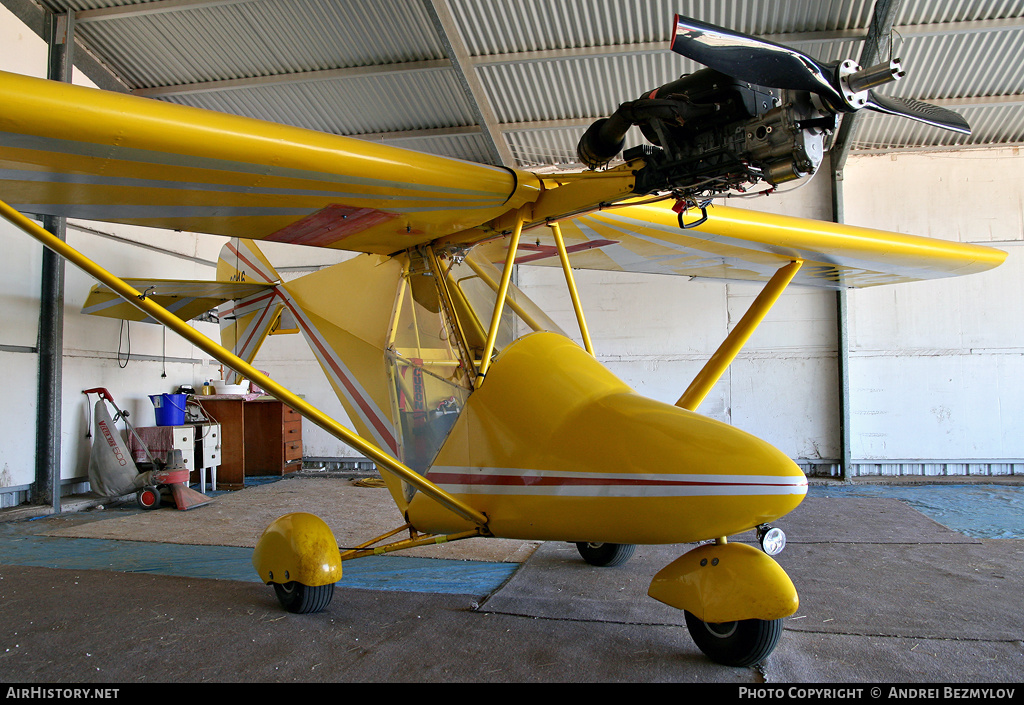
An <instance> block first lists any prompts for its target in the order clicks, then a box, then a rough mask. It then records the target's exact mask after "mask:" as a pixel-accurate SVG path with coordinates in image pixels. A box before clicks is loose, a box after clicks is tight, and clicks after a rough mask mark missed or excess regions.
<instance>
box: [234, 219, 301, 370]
mask: <svg viewBox="0 0 1024 705" xmlns="http://www.w3.org/2000/svg"><path fill="white" fill-rule="evenodd" d="M217 281H218V282H230V283H235V284H260V285H264V286H265V287H266V288H261V289H260V290H259V291H257V292H255V293H253V294H250V295H248V296H245V297H242V298H238V299H235V300H233V301H232V302H231V304H230V306H229V307H227V308H226V309H225V310H222V311H221V312H220V314H219V318H220V342H221V345H223V346H224V347H225V348H227V349H228V350H230V351H231V352H233V353H234V354H235V355H237V356H238V357H240V358H242V359H243V360H245V361H246V362H249V363H251V362H252V361H253V359H254V358H255V357H256V353H257V352H258V351H259V349H260V346H261V345H262V344H263V341H264V340H266V338H267V335H269V334H270V333H272V332H276V331H278V330H279V329H281V328H282V326H281V319H282V312H283V311H284V299H283V298H282V297H281V295H280V293H279V290H278V288H277V285H278V284H280V283H281V278H280V276H278V274H277V271H276V270H275V269H274V267H273V265H271V264H270V262H269V260H267V258H266V257H265V256H264V255H263V253H262V252H261V251H260V249H259V248H258V247H257V246H256V243H255V242H253V241H252V240H237V239H236V240H230V241H229V242H228V243H227V244H226V245H224V247H223V248H221V251H220V258H219V259H218V260H217ZM281 332H290V331H286V330H281ZM296 332H297V331H296ZM233 381H234V382H235V383H236V384H237V383H238V382H240V381H241V375H239V374H238V373H235V378H234V380H233Z"/></svg>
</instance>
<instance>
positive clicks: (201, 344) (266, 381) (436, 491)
mask: <svg viewBox="0 0 1024 705" xmlns="http://www.w3.org/2000/svg"><path fill="white" fill-rule="evenodd" d="M0 216H2V217H3V218H4V219H6V220H7V221H9V222H10V223H11V224H13V225H15V226H17V227H18V228H19V229H21V230H23V231H25V233H27V234H28V235H31V236H32V237H33V238H35V239H36V240H38V241H39V242H41V243H42V244H43V245H45V246H46V247H48V248H49V249H51V250H53V251H54V252H56V253H57V254H58V255H60V256H61V257H64V258H65V259H67V260H68V261H70V262H71V263H72V264H74V265H76V266H77V267H79V268H80V269H82V270H83V271H84V272H85V273H86V274H88V275H90V276H92V277H94V278H95V279H98V280H99V281H100V282H102V283H103V284H106V285H107V286H108V287H109V288H110V289H111V290H112V291H114V292H116V293H117V294H118V296H120V297H122V298H123V299H124V300H125V301H127V302H128V303H130V304H132V305H134V306H135V307H137V308H139V309H141V310H142V311H144V312H145V313H147V314H149V315H150V316H151V317H153V318H154V319H155V320H157V321H158V322H160V323H162V324H163V325H165V326H167V327H168V328H170V329H171V330H172V331H174V332H175V333H177V334H178V335H180V336H181V337H183V338H185V339H186V340H187V341H189V342H190V343H192V344H193V345H195V346H196V347H197V348H199V349H200V350H202V351H203V352H205V353H207V354H208V355H210V356H211V357H213V358H214V359H216V360H217V361H218V362H221V363H223V364H224V365H226V366H228V367H230V368H231V369H232V370H234V371H236V372H238V373H241V374H242V375H243V376H245V377H248V378H249V379H251V380H252V381H254V382H255V383H256V384H257V385H259V387H261V388H262V389H264V390H266V391H267V393H269V394H271V395H272V396H274V397H276V398H277V399H280V400H281V401H283V402H284V403H286V404H288V405H289V406H290V407H292V408H293V409H295V410H296V411H298V412H299V413H300V414H302V416H303V417H305V418H307V419H309V420H310V421H312V422H313V423H315V424H316V425H317V426H319V427H320V428H322V429H324V430H325V431H327V432H328V433H330V434H331V435H332V436H334V437H335V438H338V439H339V440H341V441H342V442H344V443H346V444H348V445H349V446H351V447H352V448H354V449H355V450H358V451H359V452H361V453H363V454H364V455H366V457H368V458H370V459H371V460H373V461H374V462H376V463H378V464H379V465H380V466H381V467H383V468H385V469H386V470H388V471H390V472H393V473H394V474H396V475H398V476H399V477H401V478H402V479H403V480H405V481H406V482H408V483H409V484H411V485H414V486H415V487H416V488H417V489H419V490H420V491H421V492H423V493H424V494H425V495H427V496H429V497H431V498H432V499H434V500H436V501H437V502H439V503H440V504H441V506H443V507H445V508H446V509H448V510H450V511H452V512H454V513H455V514H457V515H459V516H460V517H462V518H464V519H467V520H469V521H471V522H473V523H474V524H477V526H479V527H480V528H486V526H487V517H486V516H484V515H483V514H481V513H480V512H478V511H477V510H475V509H473V508H472V507H470V506H468V505H466V504H464V503H463V502H460V501H459V500H458V499H456V498H455V497H453V496H451V495H450V494H448V493H447V492H445V491H444V490H442V489H441V488H440V487H438V486H437V485H435V484H434V483H432V482H430V481H429V480H427V479H426V478H424V477H423V476H422V475H419V474H417V473H415V472H413V471H412V470H411V469H409V468H407V467H406V466H405V465H403V464H402V463H401V462H399V461H398V460H396V459H395V458H392V457H391V456H390V455H388V454H387V453H385V452H384V451H383V450H381V449H380V448H378V447H377V446H376V445H374V444H373V443H371V442H369V441H367V440H366V439H364V438H363V437H362V436H360V435H358V434H356V433H354V432H352V431H350V430H349V429H347V428H345V427H344V426H342V425H341V424H339V423H338V422H337V421H335V420H334V419H332V418H331V417H330V416H327V415H326V414H325V413H323V412H322V411H320V410H319V409H317V408H316V407H314V406H313V405H311V404H309V403H307V402H306V401H305V400H304V399H302V398H301V397H298V396H296V395H294V394H292V393H291V392H290V391H288V390H287V389H285V388H284V387H282V386H281V385H280V384H278V383H277V382H275V381H274V380H272V379H271V378H270V377H268V376H267V375H265V374H263V373H262V372H260V371H259V370H257V369H256V368H254V367H253V366H252V365H250V364H249V363H247V362H246V361H245V360H243V359H242V358H240V357H238V356H237V355H235V354H234V353H232V352H231V351H230V350H228V349H227V348H225V347H223V346H221V345H218V344H217V343H215V342H213V341H212V340H210V339H209V338H207V337H206V336H205V335H203V334H202V333H200V332H199V331H197V330H196V329H194V328H192V327H191V326H190V325H188V324H187V323H185V322H184V321H182V320H181V319H180V318H178V317H177V316H175V315H174V314H173V313H170V312H169V311H168V310H167V309H165V308H164V307H163V306H160V305H159V304H157V303H156V302H154V301H152V300H151V299H149V298H146V297H145V296H144V295H143V294H141V293H139V291H138V290H136V289H135V288H133V287H132V286H130V285H128V284H127V283H125V282H124V281H123V280H122V279H120V278H119V277H116V276H114V275H113V274H111V273H110V272H108V271H107V270H105V269H103V268H102V267H100V266H99V265H98V264H96V263H95V262H93V261H92V260H90V259H89V258H88V257H86V256H85V255H83V254H82V253H81V252H79V251H78V250H76V249H74V248H73V247H71V246H70V245H68V244H67V243H65V242H64V241H62V240H61V239H60V238H57V237H55V236H53V235H52V234H50V233H48V232H47V231H46V230H44V229H43V228H41V227H40V226H39V225H37V224H36V223H34V222H33V221H31V220H30V219H29V218H27V217H25V216H24V215H22V214H21V213H19V212H18V211H17V210H15V209H14V208H12V207H11V206H9V205H8V204H7V203H5V202H4V201H0Z"/></svg>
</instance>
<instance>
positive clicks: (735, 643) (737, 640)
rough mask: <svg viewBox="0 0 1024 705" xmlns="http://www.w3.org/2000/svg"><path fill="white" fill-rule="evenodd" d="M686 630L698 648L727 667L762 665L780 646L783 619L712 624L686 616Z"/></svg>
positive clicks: (688, 614)
mask: <svg viewBox="0 0 1024 705" xmlns="http://www.w3.org/2000/svg"><path fill="white" fill-rule="evenodd" d="M686 628H687V629H689V630H690V636H691V637H693V641H694V643H695V644H697V647H698V648H699V649H700V650H701V651H703V652H704V654H705V655H706V656H707V657H708V658H709V659H711V660H712V661H714V662H715V663H720V664H723V665H725V666H754V665H756V664H759V663H761V662H762V661H764V660H765V659H766V658H768V655H769V654H771V652H772V651H774V650H775V647H776V646H777V645H778V643H779V637H781V636H782V620H781V619H771V620H766V619H744V620H741V621H738V622H724V623H722V624H712V623H710V622H702V621H700V620H699V619H697V618H696V617H695V616H693V615H692V614H690V613H689V612H687V613H686Z"/></svg>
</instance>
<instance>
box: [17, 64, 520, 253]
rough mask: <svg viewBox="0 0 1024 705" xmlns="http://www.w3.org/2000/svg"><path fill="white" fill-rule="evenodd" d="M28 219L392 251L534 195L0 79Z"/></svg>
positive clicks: (169, 110) (338, 146) (332, 142)
mask: <svg viewBox="0 0 1024 705" xmlns="http://www.w3.org/2000/svg"><path fill="white" fill-rule="evenodd" d="M0 106H2V108H0V199H2V200H4V201H6V202H7V203H9V204H10V205H12V206H13V207H15V208H16V209H18V210H19V211H21V212H24V213H29V214H33V215H55V216H65V217H71V218H82V219H86V220H100V221H108V222H119V223H127V224H132V225H142V226H151V227H157V228H166V229H172V230H186V231H191V232H199V233H212V234H216V235H227V236H238V237H244V238H249V239H256V240H271V241H278V242H289V243H296V244H304V245H314V246H321V247H330V248H336V249H344V250H352V251H357V252H373V253H377V254H390V253H393V252H396V251H400V250H404V249H406V248H408V247H413V246H416V245H419V244H422V243H425V242H429V241H431V240H433V239H435V238H438V237H442V236H445V235H449V234H452V233H457V232H460V231H463V230H466V229H469V228H473V227H476V226H478V225H480V224H482V223H486V222H488V221H490V220H491V219H493V218H495V217H496V216H498V215H500V214H502V213H505V212H506V211H508V210H509V209H510V208H517V207H519V206H520V205H522V204H523V203H524V202H526V201H528V200H531V199H533V198H536V193H535V191H534V189H533V188H532V187H530V186H526V185H525V184H526V183H527V182H529V183H532V182H530V181H529V179H525V178H522V177H523V176H525V175H523V174H518V173H517V172H515V171H513V170H511V169H506V168H503V167H492V166H488V165H483V164H474V163H470V162H463V161H460V160H456V159H449V158H444V157H437V156H431V155H425V154H422V153H418V152H412V151H408V150H402V149H398V148H395V147H389V146H386V145H381V144H376V143H373V142H369V141H365V140H358V139H353V138H348V137H341V136H338V135H328V134H325V133H321V132H316V131H313V130H305V129H300V128H295V127H288V126H284V125H278V124H275V123H269V122H264V121H260V120H253V119H250V118H244V117H238V116H234V115H226V114H223V113H217V112H212V111H206V110H199V109H196V108H191V107H186V106H181V105H174V104H170V103H166V102H161V101H156V100H151V99H146V98H140V97H136V96H128V95H122V94H117V93H110V92H106V91H100V90H95V89H90V88H83V87H80V86H73V85H68V84H64V83H59V82H56V81H45V80H41V79H36V78H31V77H27V76H21V75H17V74H10V73H3V72H0Z"/></svg>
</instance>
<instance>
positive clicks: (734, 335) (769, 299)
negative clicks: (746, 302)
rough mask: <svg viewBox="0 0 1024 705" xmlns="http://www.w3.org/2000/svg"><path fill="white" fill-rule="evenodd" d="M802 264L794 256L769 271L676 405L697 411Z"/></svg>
mask: <svg viewBox="0 0 1024 705" xmlns="http://www.w3.org/2000/svg"><path fill="white" fill-rule="evenodd" d="M802 264H803V261H801V260H795V261H793V262H790V263H789V264H787V265H785V266H784V267H782V268H781V269H779V271H777V272H775V274H773V275H772V278H771V279H770V280H769V281H768V283H767V284H765V287H764V289H762V290H761V293H760V294H758V295H757V298H756V299H754V303H752V304H750V308H749V309H747V312H746V313H745V314H743V318H741V319H740V322H739V323H737V324H736V327H735V328H733V329H732V331H731V332H730V333H729V335H727V336H726V337H725V340H723V341H722V344H721V345H719V346H718V350H716V351H715V354H714V355H712V356H711V359H710V360H708V361H707V364H705V365H704V367H703V369H701V371H700V372H698V373H697V376H696V377H694V378H693V381H692V382H690V386H689V387H687V388H686V391H685V392H684V393H683V396H681V397H679V401H677V402H676V406H678V407H680V408H682V409H687V410H688V411H696V409H697V407H698V406H700V403H701V402H702V401H704V397H706V396H707V395H708V392H710V391H711V388H712V387H713V386H715V382H717V381H718V379H719V378H720V377H721V376H722V375H723V374H724V373H725V371H726V369H728V367H729V365H730V364H732V361H733V360H734V359H735V358H736V355H737V354H738V353H739V351H740V350H742V349H743V346H744V345H745V344H746V342H747V340H749V339H750V336H751V335H752V334H753V333H754V331H755V330H756V329H757V327H758V326H759V325H760V324H761V321H763V320H764V317H765V316H766V315H767V314H768V311H770V310H771V308H772V306H773V305H774V304H775V302H776V301H778V300H779V297H780V296H781V295H782V292H783V291H785V290H786V287H787V286H789V283H790V282H791V281H793V277H795V276H796V273H797V272H799V271H800V266H801V265H802Z"/></svg>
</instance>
